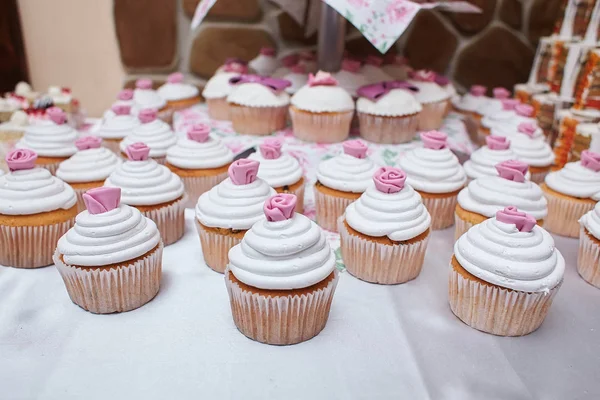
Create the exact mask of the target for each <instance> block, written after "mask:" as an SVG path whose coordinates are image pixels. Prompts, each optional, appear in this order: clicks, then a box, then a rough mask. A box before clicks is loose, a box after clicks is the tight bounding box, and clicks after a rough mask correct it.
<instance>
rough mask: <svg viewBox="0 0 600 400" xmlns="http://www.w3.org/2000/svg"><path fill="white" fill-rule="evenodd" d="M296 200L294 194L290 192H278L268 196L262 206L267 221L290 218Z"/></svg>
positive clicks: (292, 215) (292, 214)
mask: <svg viewBox="0 0 600 400" xmlns="http://www.w3.org/2000/svg"><path fill="white" fill-rule="evenodd" d="M297 201H298V200H297V199H296V195H295V194H291V193H280V194H276V195H275V196H271V197H269V198H268V199H267V201H265V204H264V206H263V210H264V212H265V217H267V221H269V222H278V221H285V220H288V219H292V218H293V217H294V212H295V211H296V203H297Z"/></svg>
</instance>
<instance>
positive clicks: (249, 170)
mask: <svg viewBox="0 0 600 400" xmlns="http://www.w3.org/2000/svg"><path fill="white" fill-rule="evenodd" d="M259 165H260V163H259V162H258V161H256V160H249V159H247V158H242V159H240V160H236V161H234V162H232V163H231V165H230V166H229V170H228V171H227V172H228V174H229V179H231V182H233V184H234V185H249V184H251V183H252V182H254V181H255V180H256V175H257V174H258V166H259Z"/></svg>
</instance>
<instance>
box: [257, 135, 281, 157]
mask: <svg viewBox="0 0 600 400" xmlns="http://www.w3.org/2000/svg"><path fill="white" fill-rule="evenodd" d="M281 146H282V143H281V140H279V139H275V138H268V139H265V140H263V142H262V143H261V144H260V146H259V149H260V154H262V156H263V158H265V159H267V160H276V159H278V158H279V157H281Z"/></svg>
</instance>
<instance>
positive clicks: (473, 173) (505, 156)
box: [463, 146, 517, 179]
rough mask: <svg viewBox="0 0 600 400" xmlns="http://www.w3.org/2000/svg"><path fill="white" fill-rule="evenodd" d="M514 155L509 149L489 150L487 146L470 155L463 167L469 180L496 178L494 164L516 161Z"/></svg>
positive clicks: (496, 172)
mask: <svg viewBox="0 0 600 400" xmlns="http://www.w3.org/2000/svg"><path fill="white" fill-rule="evenodd" d="M516 157H517V156H516V154H515V153H514V152H513V151H512V150H511V149H510V148H509V149H506V150H491V149H490V148H489V147H487V146H483V147H480V148H479V149H477V150H476V151H474V152H473V153H472V154H471V158H470V159H469V160H468V161H467V162H465V164H464V165H463V167H464V169H465V172H466V174H467V176H468V177H469V178H471V179H477V178H481V177H482V176H496V175H498V171H496V164H499V163H501V162H503V161H508V160H514V159H516Z"/></svg>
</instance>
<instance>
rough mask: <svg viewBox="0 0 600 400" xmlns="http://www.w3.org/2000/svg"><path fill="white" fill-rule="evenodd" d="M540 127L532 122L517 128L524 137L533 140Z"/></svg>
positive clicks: (524, 123)
mask: <svg viewBox="0 0 600 400" xmlns="http://www.w3.org/2000/svg"><path fill="white" fill-rule="evenodd" d="M537 129H538V127H537V126H536V125H535V124H534V123H532V122H521V123H520V124H519V126H517V131H519V133H522V134H524V135H527V136H529V137H530V138H533V136H534V134H535V131H537Z"/></svg>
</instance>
